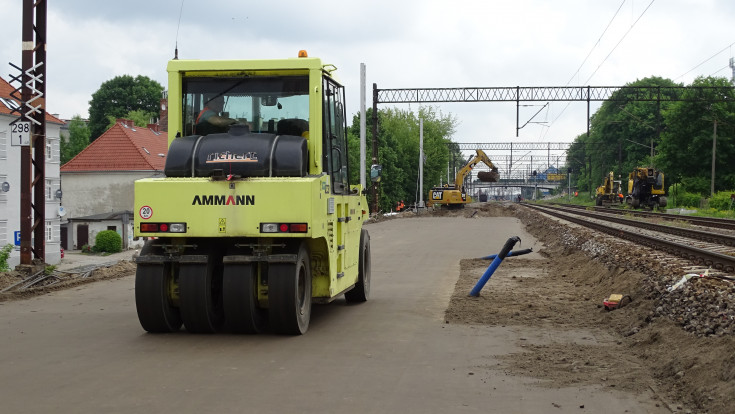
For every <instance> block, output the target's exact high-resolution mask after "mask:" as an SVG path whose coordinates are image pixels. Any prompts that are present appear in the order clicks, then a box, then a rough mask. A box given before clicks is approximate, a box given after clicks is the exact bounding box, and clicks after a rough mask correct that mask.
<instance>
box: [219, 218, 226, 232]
mask: <svg viewBox="0 0 735 414" xmlns="http://www.w3.org/2000/svg"><path fill="white" fill-rule="evenodd" d="M219 232H220V233H227V219H226V218H220V219H219Z"/></svg>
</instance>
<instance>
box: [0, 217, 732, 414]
mask: <svg viewBox="0 0 735 414" xmlns="http://www.w3.org/2000/svg"><path fill="white" fill-rule="evenodd" d="M414 216H415V215H414V214H413V213H411V212H405V213H401V214H399V215H396V216H391V217H387V218H381V219H380V220H388V219H411V218H412V217H414ZM421 216H422V217H427V216H460V217H466V218H467V219H468V220H483V219H488V218H489V217H496V216H514V217H518V218H520V219H521V221H522V222H523V223H524V225H525V226H526V230H527V231H528V232H529V233H530V234H532V235H533V236H534V237H535V238H536V239H537V240H538V244H537V245H536V247H538V246H541V247H540V248H534V250H535V251H536V252H537V253H540V255H541V257H542V259H529V256H517V257H508V258H506V259H505V260H504V261H503V262H502V263H501V264H500V266H499V267H498V268H497V270H496V271H495V272H494V273H493V274H492V277H491V278H490V280H489V281H488V283H487V284H486V285H485V286H484V288H483V290H482V291H481V294H480V296H479V297H470V296H469V295H468V293H469V292H470V290H471V289H472V287H473V286H474V285H475V283H476V282H477V281H478V279H479V278H480V277H481V275H482V274H483V273H484V272H485V270H486V269H487V267H488V266H489V264H490V261H489V260H482V259H477V258H464V259H462V260H461V261H460V263H459V270H460V272H459V273H460V274H459V279H458V280H457V284H456V288H455V292H454V294H453V296H452V297H451V300H450V303H449V304H448V307H447V310H446V314H445V318H446V323H452V324H478V325H491V326H507V327H518V329H519V331H522V332H529V334H528V335H527V336H526V337H521V339H520V342H521V343H520V344H519V345H520V347H521V348H522V349H523V352H520V353H515V354H510V355H505V356H501V357H500V363H499V364H498V365H496V366H494V367H492V369H496V370H500V371H503V372H505V373H508V374H512V375H523V376H527V377H531V378H536V379H537V380H538V383H539V384H541V385H542V386H547V387H552V388H553V387H560V388H561V387H569V386H574V385H579V386H586V385H600V386H603V387H614V388H616V389H620V390H624V391H628V392H633V393H635V392H641V393H650V392H653V393H654V394H655V395H656V396H657V398H658V399H659V400H660V404H661V406H664V407H666V408H668V409H669V410H670V411H671V412H692V413H700V412H702V413H713V414H717V413H722V414H725V413H733V412H735V333H734V332H733V330H734V329H735V321H733V320H732V319H733V316H732V315H733V311H735V287H734V286H733V285H734V284H733V283H732V282H727V281H721V280H715V279H710V278H694V279H691V280H690V281H689V282H687V283H686V285H685V286H684V287H683V288H681V289H678V290H675V291H672V292H669V291H668V287H669V286H671V285H672V284H673V283H675V282H676V281H678V280H679V279H680V278H681V277H682V275H684V274H686V273H688V271H687V270H686V269H683V268H680V267H679V265H676V264H674V262H676V261H674V260H671V261H670V260H668V259H667V257H666V255H662V254H660V253H657V252H654V251H652V250H650V249H647V248H642V247H635V246H633V245H632V244H630V243H628V242H624V241H619V240H616V239H614V238H611V237H609V236H603V235H599V234H594V233H593V232H591V231H590V230H587V229H584V228H580V227H577V226H571V225H568V224H565V223H562V222H559V221H558V220H556V219H552V218H549V217H548V216H545V215H543V214H540V213H537V212H534V211H532V210H530V209H528V208H525V207H522V206H520V205H517V204H512V203H506V204H501V203H484V204H480V205H477V206H475V207H469V208H465V209H462V210H455V211H444V210H437V211H429V212H426V213H423V214H421ZM526 247H530V246H524V245H523V244H522V243H521V244H520V245H518V246H516V247H515V248H516V249H522V248H526ZM537 257H538V256H537ZM134 271H135V265H134V264H133V263H132V262H130V261H127V260H123V261H120V262H119V263H118V264H117V265H114V266H109V267H101V268H99V269H96V270H94V271H92V272H89V271H86V272H85V273H84V274H74V273H73V272H67V273H59V274H57V276H58V277H52V278H49V279H48V280H47V281H45V282H44V283H39V285H38V286H37V287H33V288H30V289H21V290H17V289H12V290H8V291H7V292H5V293H2V294H0V301H3V300H18V299H24V298H28V297H31V296H35V295H39V294H44V293H47V292H49V291H52V290H58V289H68V288H70V287H75V286H78V285H79V284H83V283H89V282H94V281H98V280H105V279H110V278H118V277H125V276H130V275H131V274H133V273H134ZM24 277H27V276H25V275H22V274H19V273H17V272H11V273H0V290H3V289H5V288H7V287H8V286H10V285H12V284H16V283H18V282H19V281H21V280H23V278H24ZM611 294H622V295H625V299H624V300H623V301H622V306H621V307H619V308H617V309H613V310H607V309H605V307H604V306H603V300H604V299H605V298H608V297H609V296H610V295H611Z"/></svg>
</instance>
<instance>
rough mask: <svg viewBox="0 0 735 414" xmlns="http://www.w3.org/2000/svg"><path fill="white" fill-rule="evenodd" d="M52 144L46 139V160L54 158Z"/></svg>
mask: <svg viewBox="0 0 735 414" xmlns="http://www.w3.org/2000/svg"><path fill="white" fill-rule="evenodd" d="M52 148H53V145H51V143H50V142H49V141H46V160H47V161H51V160H53V159H54V153H53V152H52V150H51V149H52Z"/></svg>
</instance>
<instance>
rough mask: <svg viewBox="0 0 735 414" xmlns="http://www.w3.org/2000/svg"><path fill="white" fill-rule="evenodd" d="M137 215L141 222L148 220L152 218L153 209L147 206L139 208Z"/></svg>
mask: <svg viewBox="0 0 735 414" xmlns="http://www.w3.org/2000/svg"><path fill="white" fill-rule="evenodd" d="M138 213H139V214H140V218H142V219H143V220H148V219H149V218H151V217H153V209H152V208H150V207H149V206H143V207H141V208H140V211H139V212H138Z"/></svg>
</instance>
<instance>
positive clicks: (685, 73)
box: [674, 42, 735, 81]
mask: <svg viewBox="0 0 735 414" xmlns="http://www.w3.org/2000/svg"><path fill="white" fill-rule="evenodd" d="M733 45H735V42H732V43H730V44H729V45H727V46H725V47H724V48H722V50H720V51H719V52H717V53H715V54H714V55H712V56H710V57H708V58H707V59H705V60H703V61H702V62H701V63H699V64H698V65H697V66H695V67H693V68H691V69H689V70H688V71H686V72H684V73H683V74H681V75H679V76H678V77H676V78H675V79H674V80H675V81H676V80H678V79H681V78H683V77H684V76H686V75H687V74H689V73H690V72H691V71H693V70H695V69H697V68H698V67H700V66H702V65H704V64H705V63H707V62H709V61H710V60H712V59H714V58H715V57H716V56H717V55H719V54H720V53H722V52H724V51H726V50H727V49H729V48H731V47H732V46H733ZM720 70H722V69H720ZM720 70H718V71H717V72H719V71H720Z"/></svg>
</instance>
